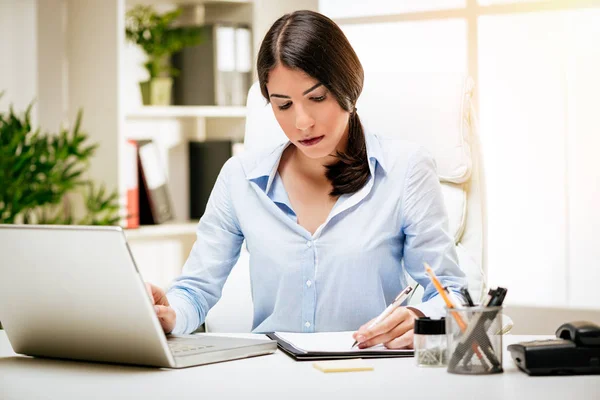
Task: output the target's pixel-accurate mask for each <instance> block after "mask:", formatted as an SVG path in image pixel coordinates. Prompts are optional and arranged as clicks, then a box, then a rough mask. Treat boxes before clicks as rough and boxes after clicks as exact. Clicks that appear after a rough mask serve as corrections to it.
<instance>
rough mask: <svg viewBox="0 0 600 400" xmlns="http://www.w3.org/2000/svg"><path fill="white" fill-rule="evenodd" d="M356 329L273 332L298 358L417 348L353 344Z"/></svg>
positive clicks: (398, 353) (402, 353)
mask: <svg viewBox="0 0 600 400" xmlns="http://www.w3.org/2000/svg"><path fill="white" fill-rule="evenodd" d="M353 333H354V332H352V331H349V332H317V333H296V332H275V333H272V334H269V335H268V336H269V337H270V338H271V339H274V340H277V344H278V346H279V348H280V349H281V350H282V351H284V352H285V353H287V354H288V355H290V356H291V357H293V358H294V359H296V360H310V359H313V360H314V359H321V360H327V359H340V358H375V357H412V356H413V355H414V352H413V350H407V349H403V350H397V349H388V348H386V347H385V346H384V345H377V346H373V347H369V348H366V349H359V348H358V347H354V348H352V344H353V343H354V338H353V337H352V334H353Z"/></svg>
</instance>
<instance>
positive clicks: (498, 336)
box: [446, 307, 503, 375]
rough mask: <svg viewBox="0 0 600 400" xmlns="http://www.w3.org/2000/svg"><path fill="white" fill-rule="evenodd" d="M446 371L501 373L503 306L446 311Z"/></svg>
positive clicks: (458, 372)
mask: <svg viewBox="0 0 600 400" xmlns="http://www.w3.org/2000/svg"><path fill="white" fill-rule="evenodd" d="M446 337H447V339H448V372H451V373H455V374H472V375H481V374H494V373H499V372H502V371H503V370H502V307H467V308H454V309H448V310H446Z"/></svg>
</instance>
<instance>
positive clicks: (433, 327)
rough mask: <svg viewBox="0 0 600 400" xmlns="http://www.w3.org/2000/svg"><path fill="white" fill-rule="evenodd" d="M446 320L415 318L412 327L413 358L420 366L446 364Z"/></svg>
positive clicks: (440, 365)
mask: <svg viewBox="0 0 600 400" xmlns="http://www.w3.org/2000/svg"><path fill="white" fill-rule="evenodd" d="M446 347H447V345H446V321H445V320H444V318H442V319H430V318H429V317H422V318H417V319H416V320H415V327H414V348H415V359H416V360H417V365H418V366H420V367H445V366H446V364H447V354H448V353H447V348H446Z"/></svg>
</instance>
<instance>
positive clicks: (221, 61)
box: [216, 26, 235, 72]
mask: <svg viewBox="0 0 600 400" xmlns="http://www.w3.org/2000/svg"><path fill="white" fill-rule="evenodd" d="M216 39H217V70H219V71H221V72H227V71H229V72H231V71H235V28H234V27H232V26H219V27H217V32H216Z"/></svg>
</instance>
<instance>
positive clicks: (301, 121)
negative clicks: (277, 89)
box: [296, 107, 315, 131]
mask: <svg viewBox="0 0 600 400" xmlns="http://www.w3.org/2000/svg"><path fill="white" fill-rule="evenodd" d="M314 124H315V120H314V119H313V118H312V117H311V116H310V115H309V114H308V113H306V112H305V111H304V110H302V109H301V108H300V107H298V108H297V110H296V129H299V130H301V131H305V130H307V129H309V128H311V127H312V126H313V125H314Z"/></svg>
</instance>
